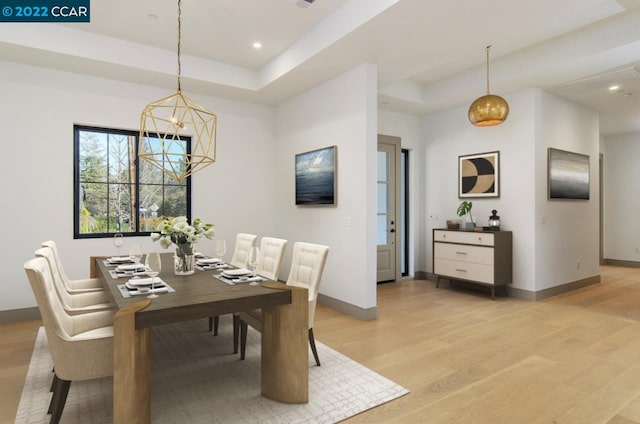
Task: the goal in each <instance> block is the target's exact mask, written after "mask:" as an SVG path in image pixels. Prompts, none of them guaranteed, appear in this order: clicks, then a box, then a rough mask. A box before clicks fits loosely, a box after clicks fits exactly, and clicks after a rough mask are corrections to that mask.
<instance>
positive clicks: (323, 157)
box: [296, 146, 337, 205]
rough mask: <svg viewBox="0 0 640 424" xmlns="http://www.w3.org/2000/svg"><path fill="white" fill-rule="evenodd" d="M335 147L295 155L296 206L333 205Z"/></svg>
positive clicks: (334, 194)
mask: <svg viewBox="0 0 640 424" xmlns="http://www.w3.org/2000/svg"><path fill="white" fill-rule="evenodd" d="M336 151H337V146H330V147H325V148H322V149H318V150H312V151H310V152H305V153H299V154H297V155H296V205H335V204H336V203H337V196H336V165H337V163H336V160H337V157H336V156H337V152H336Z"/></svg>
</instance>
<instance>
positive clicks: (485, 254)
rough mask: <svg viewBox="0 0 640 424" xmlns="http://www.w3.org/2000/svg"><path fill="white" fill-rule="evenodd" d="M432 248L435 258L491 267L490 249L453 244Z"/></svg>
mask: <svg viewBox="0 0 640 424" xmlns="http://www.w3.org/2000/svg"><path fill="white" fill-rule="evenodd" d="M433 248H434V255H435V257H436V258H442V259H451V260H454V261H462V262H473V263H478V264H485V265H491V266H493V256H494V251H493V248H492V247H482V246H470V245H467V244H453V243H434V244H433Z"/></svg>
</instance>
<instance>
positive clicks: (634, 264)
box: [602, 259, 640, 268]
mask: <svg viewBox="0 0 640 424" xmlns="http://www.w3.org/2000/svg"><path fill="white" fill-rule="evenodd" d="M602 263H603V265H615V266H628V267H630V268H640V262H636V261H623V260H620V259H603V260H602Z"/></svg>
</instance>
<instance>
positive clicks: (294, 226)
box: [276, 64, 377, 309]
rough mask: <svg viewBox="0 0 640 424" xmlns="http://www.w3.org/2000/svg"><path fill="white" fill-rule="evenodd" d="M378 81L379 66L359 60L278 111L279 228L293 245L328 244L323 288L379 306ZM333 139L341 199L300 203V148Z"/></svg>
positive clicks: (353, 300) (352, 300) (345, 298)
mask: <svg viewBox="0 0 640 424" xmlns="http://www.w3.org/2000/svg"><path fill="white" fill-rule="evenodd" d="M376 84H377V71H376V68H375V67H373V66H371V65H366V64H365V65H360V66H358V67H356V68H354V69H352V70H350V71H348V72H346V73H344V74H342V75H340V76H338V77H336V78H334V79H332V80H330V81H328V82H325V83H323V84H321V85H319V86H317V87H315V88H313V89H311V90H309V91H308V92H306V93H303V94H301V95H299V96H297V97H295V98H293V99H290V100H288V101H286V102H285V103H283V104H282V105H280V106H279V107H278V110H277V134H278V146H277V161H276V163H277V167H276V172H277V180H278V185H279V190H278V192H277V197H276V202H277V203H278V204H279V210H278V213H279V226H278V231H279V234H281V235H282V236H283V237H284V238H287V239H288V240H290V243H291V244H293V242H295V241H307V242H311V243H320V244H325V245H328V246H329V247H330V249H331V250H330V251H329V257H328V259H327V264H326V267H325V271H324V276H323V279H322V286H321V287H320V292H321V293H322V294H324V295H327V296H329V297H332V298H334V299H338V300H341V301H343V302H347V303H349V304H351V305H355V306H357V307H360V308H363V309H368V308H373V307H375V306H376V277H375V249H376V241H375V200H376V198H375V182H376V180H375V176H376V169H375V168H376V150H377V140H376V130H377V124H376V90H377V88H376ZM331 145H336V146H337V162H338V171H337V183H338V187H337V195H338V202H337V205H336V206H325V207H317V206H316V207H301V206H295V197H294V175H295V170H294V156H295V154H297V153H302V152H306V151H309V150H314V149H318V148H322V147H326V146H331ZM347 221H350V222H351V224H350V225H347ZM288 267H289V263H287V262H284V263H283V268H286V269H288Z"/></svg>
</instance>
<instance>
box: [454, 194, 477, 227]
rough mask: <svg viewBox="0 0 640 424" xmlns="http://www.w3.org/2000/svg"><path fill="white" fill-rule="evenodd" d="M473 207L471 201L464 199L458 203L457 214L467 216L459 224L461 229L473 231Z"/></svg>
mask: <svg viewBox="0 0 640 424" xmlns="http://www.w3.org/2000/svg"><path fill="white" fill-rule="evenodd" d="M472 207H473V202H467V201H466V200H465V201H464V202H462V203H460V206H458V216H459V217H463V216H465V215H466V216H467V220H466V221H463V222H462V223H461V224H460V229H461V230H466V231H473V230H474V229H475V227H476V224H475V222H473V215H471V208H472Z"/></svg>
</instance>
